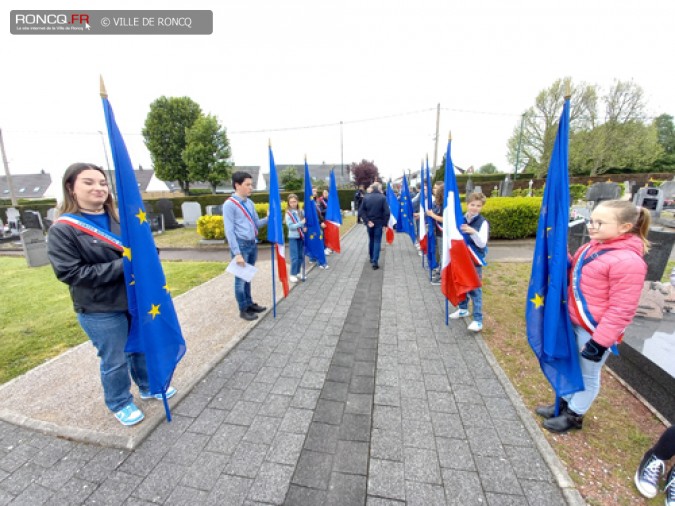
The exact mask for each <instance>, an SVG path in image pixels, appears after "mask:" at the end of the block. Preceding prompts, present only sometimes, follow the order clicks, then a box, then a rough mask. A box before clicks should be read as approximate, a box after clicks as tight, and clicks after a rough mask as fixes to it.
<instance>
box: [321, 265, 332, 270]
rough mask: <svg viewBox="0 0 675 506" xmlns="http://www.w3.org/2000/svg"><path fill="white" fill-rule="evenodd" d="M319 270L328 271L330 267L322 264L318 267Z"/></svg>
mask: <svg viewBox="0 0 675 506" xmlns="http://www.w3.org/2000/svg"><path fill="white" fill-rule="evenodd" d="M319 269H323V270H326V269H330V267H329V266H328V264H323V265H319Z"/></svg>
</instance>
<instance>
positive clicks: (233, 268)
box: [225, 260, 258, 283]
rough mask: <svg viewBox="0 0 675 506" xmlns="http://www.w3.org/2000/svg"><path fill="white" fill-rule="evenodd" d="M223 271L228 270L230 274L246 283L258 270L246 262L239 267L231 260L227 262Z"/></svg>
mask: <svg viewBox="0 0 675 506" xmlns="http://www.w3.org/2000/svg"><path fill="white" fill-rule="evenodd" d="M225 272H229V273H230V274H233V275H234V276H236V277H238V278H241V279H243V280H244V281H246V282H247V283H250V282H251V280H252V279H253V276H255V273H256V272H258V268H257V267H255V266H253V265H251V264H246V265H245V266H244V267H241V266H240V265H239V264H238V263H237V262H235V261H234V260H233V261H231V262H230V263H229V265H228V266H227V269H225Z"/></svg>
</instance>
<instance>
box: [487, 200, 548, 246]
mask: <svg viewBox="0 0 675 506" xmlns="http://www.w3.org/2000/svg"><path fill="white" fill-rule="evenodd" d="M540 208H541V198H539V197H492V198H489V199H488V200H487V202H486V203H485V206H484V207H483V211H482V214H483V216H485V219H487V220H488V221H489V222H490V237H491V238H492V239H523V238H525V237H534V236H535V235H536V234H537V223H538V221H539V209H540Z"/></svg>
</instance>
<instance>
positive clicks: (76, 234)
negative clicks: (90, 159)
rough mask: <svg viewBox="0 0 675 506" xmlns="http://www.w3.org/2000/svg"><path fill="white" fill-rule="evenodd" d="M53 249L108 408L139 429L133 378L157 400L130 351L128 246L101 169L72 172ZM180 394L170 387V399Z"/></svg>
mask: <svg viewBox="0 0 675 506" xmlns="http://www.w3.org/2000/svg"><path fill="white" fill-rule="evenodd" d="M47 244H48V246H47V248H48V254H49V260H50V262H51V264H52V268H53V269H54V272H55V274H56V277H57V278H58V279H59V280H60V281H63V282H64V283H66V284H67V285H68V286H69V287H70V296H71V298H72V300H73V307H74V309H75V312H76V313H77V319H78V321H79V323H80V325H81V327H82V329H83V330H84V331H85V333H86V334H87V336H88V337H89V339H90V340H91V342H92V344H93V345H94V347H95V348H96V349H97V351H98V356H99V358H100V359H101V363H100V370H101V384H102V386H103V394H104V398H105V403H106V406H108V409H110V411H112V412H113V413H114V414H115V418H117V420H119V421H120V423H122V425H135V424H137V423H139V422H140V421H141V420H143V418H144V415H143V413H142V411H141V410H140V409H138V407H137V406H136V405H135V404H134V399H133V396H132V395H131V392H130V387H131V381H130V378H129V376H130V374H131V378H133V380H134V382H135V383H136V384H137V385H138V388H139V390H140V396H141V399H152V398H156V396H154V395H152V394H150V388H149V383H148V372H147V368H146V363H145V355H144V354H142V353H126V352H125V351H124V348H125V346H126V343H127V337H128V334H129V326H130V320H129V313H128V306H127V293H126V285H125V280H124V264H123V261H124V260H123V255H122V253H123V246H122V242H121V239H120V224H119V217H118V215H117V211H116V210H115V205H114V202H113V199H112V195H111V194H110V190H109V188H108V182H107V180H106V177H105V173H104V172H103V169H102V168H101V167H97V166H96V165H92V164H86V163H74V164H72V165H71V166H70V167H68V169H66V172H65V174H64V175H63V203H62V204H61V207H60V208H59V218H58V219H57V220H56V222H55V223H54V225H52V227H51V228H50V230H49V240H48V243H47ZM175 393H176V390H175V389H173V388H172V387H169V389H168V391H167V393H166V397H167V398H168V397H171V396H172V395H174V394H175ZM160 398H161V396H160Z"/></svg>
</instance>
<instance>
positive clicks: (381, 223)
mask: <svg viewBox="0 0 675 506" xmlns="http://www.w3.org/2000/svg"><path fill="white" fill-rule="evenodd" d="M371 188H372V191H371V192H370V193H367V194H366V195H365V197H363V202H361V207H360V208H359V219H360V220H362V221H363V223H365V224H366V226H367V227H368V239H369V241H368V254H369V256H370V263H371V264H372V266H373V270H377V269H379V268H380V266H379V265H378V261H379V259H380V246H381V244H382V228H383V227H386V226H387V222H389V204H387V197H385V196H384V194H383V193H382V184H381V183H377V182H376V183H373V184H372V186H371Z"/></svg>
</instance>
